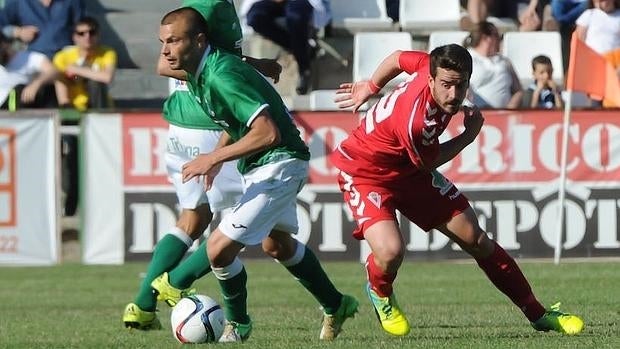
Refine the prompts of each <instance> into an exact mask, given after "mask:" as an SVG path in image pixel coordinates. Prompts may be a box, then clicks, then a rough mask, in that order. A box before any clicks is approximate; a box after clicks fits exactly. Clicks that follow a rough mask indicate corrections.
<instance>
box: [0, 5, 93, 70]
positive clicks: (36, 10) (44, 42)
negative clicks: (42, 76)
mask: <svg viewBox="0 0 620 349" xmlns="http://www.w3.org/2000/svg"><path fill="white" fill-rule="evenodd" d="M84 15H85V7H84V2H83V0H6V3H5V5H4V8H3V9H1V10H0V27H1V28H2V33H3V34H4V35H5V36H7V37H9V38H14V39H17V40H19V41H20V42H22V43H24V44H25V45H27V48H28V50H29V51H36V52H41V53H43V54H45V55H46V56H47V57H48V58H49V59H52V58H53V56H54V54H55V53H56V52H58V50H60V49H61V48H63V47H64V46H66V45H70V44H71V33H72V31H73V28H74V27H75V24H76V23H77V21H78V20H79V19H80V18H82V17H83V16H84Z"/></svg>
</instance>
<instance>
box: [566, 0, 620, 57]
mask: <svg viewBox="0 0 620 349" xmlns="http://www.w3.org/2000/svg"><path fill="white" fill-rule="evenodd" d="M619 7H620V6H619V4H618V2H617V0H591V1H590V8H588V9H587V10H585V11H584V12H583V13H582V14H581V16H579V18H577V22H576V24H577V27H576V29H575V33H577V36H578V37H579V38H580V39H581V40H583V41H584V42H585V43H586V45H588V46H589V47H590V48H592V49H593V50H594V51H596V52H598V53H599V54H605V53H607V52H609V51H611V50H613V49H616V48H619V47H620V8H619Z"/></svg>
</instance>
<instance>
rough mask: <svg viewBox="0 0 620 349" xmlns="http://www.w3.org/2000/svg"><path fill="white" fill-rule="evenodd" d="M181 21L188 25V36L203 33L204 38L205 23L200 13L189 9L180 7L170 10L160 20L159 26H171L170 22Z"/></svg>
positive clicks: (205, 31)
mask: <svg viewBox="0 0 620 349" xmlns="http://www.w3.org/2000/svg"><path fill="white" fill-rule="evenodd" d="M178 19H182V20H183V21H185V22H187V23H188V28H189V30H190V32H189V34H190V35H198V34H200V33H203V34H204V35H205V36H206V35H207V21H206V20H205V18H204V17H203V16H202V15H201V14H200V12H198V11H196V10H195V9H193V8H191V7H180V8H178V9H176V10H172V11H170V12H168V13H166V15H164V17H163V18H162V19H161V23H160V24H161V25H165V24H172V22H174V21H176V20H178Z"/></svg>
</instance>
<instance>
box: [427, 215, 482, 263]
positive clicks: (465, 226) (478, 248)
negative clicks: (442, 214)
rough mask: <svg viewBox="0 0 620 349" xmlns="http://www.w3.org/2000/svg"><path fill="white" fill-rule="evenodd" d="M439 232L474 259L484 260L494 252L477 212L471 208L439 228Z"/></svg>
mask: <svg viewBox="0 0 620 349" xmlns="http://www.w3.org/2000/svg"><path fill="white" fill-rule="evenodd" d="M438 230H439V231H441V232H442V233H443V234H444V235H446V236H447V237H448V238H450V240H452V241H454V242H456V243H457V244H458V245H459V246H460V247H461V248H462V249H463V250H464V251H466V252H467V253H469V254H470V255H472V256H473V257H476V258H479V257H480V258H482V257H486V256H488V255H490V254H491V253H492V252H493V249H494V244H493V242H492V241H491V239H489V237H488V236H487V234H486V232H485V231H484V230H482V228H481V227H480V225H479V224H478V218H477V217H476V212H475V211H474V210H473V208H471V207H469V208H468V209H466V210H465V211H463V212H461V213H460V214H458V215H456V216H454V217H452V218H451V219H450V220H449V221H448V222H446V223H445V224H442V225H441V226H439V227H438Z"/></svg>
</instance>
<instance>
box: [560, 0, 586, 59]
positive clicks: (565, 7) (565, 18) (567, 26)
mask: <svg viewBox="0 0 620 349" xmlns="http://www.w3.org/2000/svg"><path fill="white" fill-rule="evenodd" d="M587 8H588V0H551V14H552V16H553V18H554V19H555V21H556V22H557V24H558V30H559V32H560V36H561V37H562V62H563V63H564V69H568V57H569V56H570V37H571V35H572V34H573V31H574V30H575V22H576V21H577V18H579V16H581V14H582V13H583V11H585V10H586V9H587Z"/></svg>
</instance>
